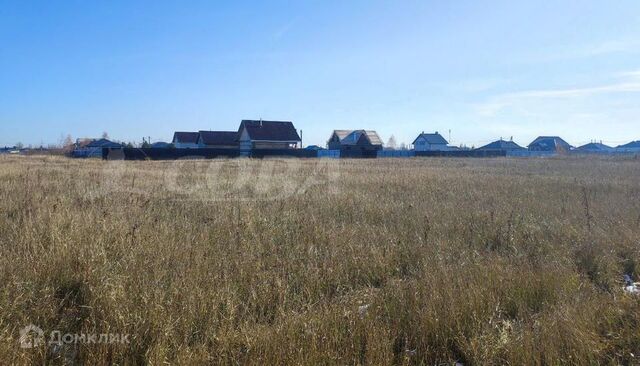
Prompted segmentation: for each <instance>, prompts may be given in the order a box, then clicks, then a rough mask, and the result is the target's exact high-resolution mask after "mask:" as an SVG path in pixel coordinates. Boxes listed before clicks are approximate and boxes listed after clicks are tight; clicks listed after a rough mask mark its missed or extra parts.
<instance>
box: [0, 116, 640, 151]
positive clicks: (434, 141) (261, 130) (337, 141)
mask: <svg viewBox="0 0 640 366" xmlns="http://www.w3.org/2000/svg"><path fill="white" fill-rule="evenodd" d="M69 139H70V137H68V138H67V141H66V142H65V143H64V146H60V147H58V150H62V152H63V153H64V154H65V155H68V156H70V157H75V158H91V157H99V158H106V157H107V156H108V155H109V154H119V155H120V156H121V157H124V158H131V159H144V158H150V159H171V158H180V157H185V156H201V157H205V158H206V157H217V156H221V157H224V156H227V157H236V156H248V157H264V156H279V155H281V156H298V157H333V158H339V157H354V158H357V157H368V158H376V157H412V156H451V157H456V156H458V157H491V156H516V157H541V156H553V155H559V154H637V153H640V141H632V142H629V143H627V144H624V145H620V146H616V147H612V146H607V145H605V144H603V143H602V142H595V141H594V142H591V143H588V144H585V145H582V146H578V147H574V146H572V145H571V144H569V143H568V142H567V141H565V140H564V139H562V138H561V137H559V136H540V137H538V138H536V139H535V140H533V141H532V142H531V143H529V145H527V146H526V147H523V146H520V145H518V144H517V143H515V142H514V141H513V140H512V139H509V140H505V139H502V138H500V139H498V140H496V141H494V142H491V143H489V144H487V145H484V146H481V147H478V148H467V147H464V146H452V145H450V144H449V142H448V141H447V140H446V139H445V137H444V136H442V135H441V134H440V133H438V132H437V131H436V132H424V131H423V132H420V133H417V136H416V138H415V139H414V140H413V142H412V144H411V146H403V145H401V146H400V147H397V146H395V141H394V139H393V137H392V138H391V139H390V140H389V142H388V143H387V144H386V146H385V144H383V142H382V139H381V138H380V136H379V135H378V133H377V132H376V131H373V130H366V129H362V130H334V131H333V132H332V133H331V134H330V135H329V136H328V139H327V143H326V146H317V145H309V146H306V147H303V145H302V131H300V132H298V130H297V129H296V128H295V126H294V124H293V123H292V122H289V121H263V120H243V121H241V122H240V126H239V127H238V130H237V131H197V132H196V131H178V132H175V133H174V134H173V139H172V141H171V142H154V143H151V142H150V141H147V140H146V139H145V140H144V141H143V143H142V144H141V145H139V146H133V145H132V144H123V143H119V142H115V141H111V140H110V139H109V138H108V136H107V135H106V134H104V135H103V137H102V138H95V139H92V138H84V139H77V140H76V141H75V142H73V141H69ZM47 150H54V149H53V148H43V147H40V148H35V149H34V148H24V147H22V146H13V147H4V148H0V154H25V153H34V152H38V151H40V152H46V151H47Z"/></svg>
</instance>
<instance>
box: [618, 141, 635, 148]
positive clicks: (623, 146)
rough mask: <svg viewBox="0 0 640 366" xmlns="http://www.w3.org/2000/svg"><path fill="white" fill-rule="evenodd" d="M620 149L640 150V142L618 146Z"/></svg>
mask: <svg viewBox="0 0 640 366" xmlns="http://www.w3.org/2000/svg"><path fill="white" fill-rule="evenodd" d="M618 148H619V149H640V140H639V141H632V142H630V143H628V144H624V145H620V146H618Z"/></svg>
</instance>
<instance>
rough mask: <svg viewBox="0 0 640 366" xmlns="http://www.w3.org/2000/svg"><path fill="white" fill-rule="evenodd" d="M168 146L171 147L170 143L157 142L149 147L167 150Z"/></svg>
mask: <svg viewBox="0 0 640 366" xmlns="http://www.w3.org/2000/svg"><path fill="white" fill-rule="evenodd" d="M170 146H171V144H170V143H168V142H164V141H158V142H154V143H153V144H151V147H155V148H168V147H170Z"/></svg>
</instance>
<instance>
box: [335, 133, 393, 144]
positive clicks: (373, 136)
mask: <svg viewBox="0 0 640 366" xmlns="http://www.w3.org/2000/svg"><path fill="white" fill-rule="evenodd" d="M347 132H348V133H347ZM345 133H346V134H345ZM334 134H336V135H337V136H338V138H340V136H343V137H342V138H340V144H341V145H356V144H358V142H359V141H360V139H361V138H363V137H364V139H365V140H366V141H367V142H369V143H370V144H371V145H379V146H382V139H380V136H378V133H377V132H376V131H373V130H336V131H334Z"/></svg>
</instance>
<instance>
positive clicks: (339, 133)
mask: <svg viewBox="0 0 640 366" xmlns="http://www.w3.org/2000/svg"><path fill="white" fill-rule="evenodd" d="M352 132H353V130H333V134H332V136H333V135H336V136H338V140H339V141H340V142H342V140H344V138H345V137H347V136H349V135H350V134H351V133H352Z"/></svg>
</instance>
